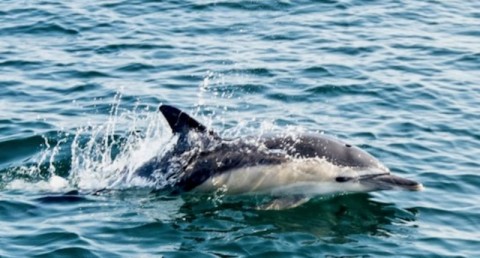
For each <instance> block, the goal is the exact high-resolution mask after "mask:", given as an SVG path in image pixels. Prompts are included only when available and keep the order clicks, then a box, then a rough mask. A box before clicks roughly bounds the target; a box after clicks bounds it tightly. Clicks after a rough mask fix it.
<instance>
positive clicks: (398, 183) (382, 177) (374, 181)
mask: <svg viewBox="0 0 480 258" xmlns="http://www.w3.org/2000/svg"><path fill="white" fill-rule="evenodd" d="M359 181H360V183H362V184H365V185H368V186H370V187H372V188H373V189H374V190H393V189H401V190H408V191H422V190H423V185H422V184H421V183H418V182H416V181H413V180H410V179H406V178H403V177H399V176H395V175H392V174H390V173H385V174H377V175H366V176H362V177H360V178H359Z"/></svg>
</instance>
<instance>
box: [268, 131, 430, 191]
mask: <svg viewBox="0 0 480 258" xmlns="http://www.w3.org/2000/svg"><path fill="white" fill-rule="evenodd" d="M265 143H266V145H267V147H268V148H270V149H279V148H281V149H286V150H288V151H289V153H288V154H289V155H290V156H292V157H297V158H300V159H310V158H316V159H317V158H318V159H322V160H324V161H325V162H326V163H328V164H327V165H325V162H320V163H318V164H319V165H318V166H319V168H318V170H319V173H317V175H318V176H319V178H318V181H319V182H327V183H331V184H330V185H331V186H332V187H333V188H334V189H337V190H338V191H344V192H369V191H378V190H409V191H419V190H422V189H423V186H422V184H420V183H418V182H416V181H413V180H410V179H406V178H402V177H399V176H396V175H393V174H391V172H390V170H389V169H388V167H386V166H385V165H383V164H382V163H381V162H380V161H379V160H378V159H376V158H375V157H373V156H372V155H370V154H369V153H368V152H366V151H364V150H363V149H361V148H359V147H356V146H354V145H351V144H348V143H345V142H343V141H341V140H337V139H333V138H330V137H326V136H323V135H318V134H304V135H300V136H296V137H294V136H288V137H285V138H282V140H281V141H280V140H279V138H271V139H269V140H267V141H265ZM325 171H330V172H329V173H324V172H325Z"/></svg>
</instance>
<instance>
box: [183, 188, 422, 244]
mask: <svg viewBox="0 0 480 258" xmlns="http://www.w3.org/2000/svg"><path fill="white" fill-rule="evenodd" d="M184 199H185V203H184V204H183V205H182V207H180V210H179V213H182V214H183V216H182V217H181V218H179V221H178V222H179V223H178V224H185V222H188V223H190V224H189V225H188V226H187V227H186V228H184V230H189V229H192V230H193V229H194V230H200V231H201V230H202V225H205V224H206V225H208V224H209V223H208V222H209V220H212V221H211V222H212V223H211V225H210V226H208V227H203V228H205V229H207V228H208V231H215V230H218V231H225V230H231V229H232V228H228V226H225V225H228V224H232V225H236V227H238V229H240V228H249V229H252V228H253V229H254V230H250V231H252V232H255V233H247V234H252V235H255V236H261V235H264V236H268V235H271V234H282V233H307V234H311V235H313V236H315V237H316V238H318V239H320V240H323V241H328V242H336V243H344V242H349V241H352V240H351V239H350V238H349V236H352V235H377V236H384V237H388V236H389V235H390V233H391V232H390V231H391V230H392V228H395V227H397V226H398V225H402V224H406V223H408V222H412V221H415V219H416V215H417V213H418V211H417V210H416V209H414V208H412V209H408V210H407V209H401V208H399V207H396V206H395V204H392V203H382V202H378V201H375V200H372V197H371V195H369V194H348V195H338V196H333V197H321V198H317V199H314V200H312V201H309V202H308V203H306V204H303V205H301V206H299V207H297V208H293V209H287V210H280V211H268V210H267V211H264V210H256V209H255V207H256V206H258V204H259V203H260V202H262V201H263V200H260V199H255V198H254V197H249V199H248V198H245V197H243V198H238V197H225V198H223V199H221V200H220V201H219V202H218V203H215V202H214V201H212V200H211V197H188V196H187V197H185V198H184ZM180 221H181V222H182V223H180ZM200 221H201V224H198V226H197V227H195V226H192V225H195V224H197V222H200ZM222 222H223V223H222ZM229 222H230V223H229ZM393 223H395V225H393ZM212 225H213V227H212ZM215 225H220V226H219V227H217V228H216V227H215ZM222 227H226V228H222Z"/></svg>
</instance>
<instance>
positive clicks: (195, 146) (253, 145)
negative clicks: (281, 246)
mask: <svg viewBox="0 0 480 258" xmlns="http://www.w3.org/2000/svg"><path fill="white" fill-rule="evenodd" d="M159 111H160V112H161V113H162V114H163V116H164V117H165V119H166V120H167V122H168V124H169V126H170V127H171V129H172V132H173V135H174V137H175V138H176V143H175V144H174V145H173V147H172V148H171V149H169V150H168V151H166V152H165V153H163V154H162V155H159V156H157V157H154V158H153V159H151V160H150V161H148V162H146V163H145V164H143V165H142V166H140V167H139V168H138V169H137V170H136V171H135V172H134V174H135V175H137V176H140V177H142V178H144V179H146V180H148V181H151V182H162V183H161V184H160V185H161V186H160V187H159V188H161V189H162V190H165V189H167V190H168V191H170V192H171V193H175V194H178V193H183V192H214V191H218V190H221V191H222V192H224V193H225V194H267V195H271V196H274V198H273V200H272V201H271V202H269V203H266V204H265V205H263V206H261V207H259V208H260V209H287V208H293V207H297V206H299V205H301V204H303V203H305V202H307V201H308V200H309V199H310V198H312V197H314V196H318V195H324V194H332V193H351V192H370V191H379V190H409V191H419V190H422V189H423V186H422V184H420V183H418V182H416V181H413V180H410V179H406V178H402V177H399V176H396V175H393V174H392V173H391V172H390V170H389V169H388V168H387V167H386V166H384V165H383V164H382V163H380V161H378V160H377V159H376V158H374V157H373V156H372V155H370V154H368V153H367V152H365V151H364V150H362V149H360V148H358V147H355V146H353V145H350V144H348V143H345V142H343V141H341V140H338V139H335V138H331V137H328V136H325V135H323V134H317V133H302V134H266V135H260V136H248V137H244V138H237V139H223V138H222V137H220V136H219V135H218V134H217V133H215V132H214V131H213V130H209V129H208V128H207V127H206V126H204V125H203V124H201V123H199V122H198V121H197V120H195V119H193V118H192V117H190V116H189V115H188V114H186V113H185V112H183V111H181V110H179V109H177V108H175V107H173V106H170V105H161V106H160V108H159ZM165 182H166V183H165Z"/></svg>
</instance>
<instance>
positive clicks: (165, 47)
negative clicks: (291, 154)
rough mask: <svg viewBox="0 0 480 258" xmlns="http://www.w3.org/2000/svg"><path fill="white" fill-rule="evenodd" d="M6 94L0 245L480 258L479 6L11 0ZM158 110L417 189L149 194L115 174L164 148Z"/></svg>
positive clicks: (80, 253) (3, 65)
mask: <svg viewBox="0 0 480 258" xmlns="http://www.w3.org/2000/svg"><path fill="white" fill-rule="evenodd" d="M0 89H1V90H0V107H1V112H0V257H161V256H165V257H385V256H395V257H480V251H479V247H480V233H479V232H480V197H479V196H480V160H479V157H480V132H479V128H480V2H478V1H459V0H452V1H434V0H431V1H413V0H412V1H411V0H396V1H394V0H386V1H375V0H370V1H367V0H364V1H361V0H324V1H313V0H303V1H288V0H282V1H273V0H265V1H257V0H249V1H229V0H224V1H221V0H219V1H213V0H212V1H210V0H186V1H154V0H145V1H140V0H108V1H92V0H85V1H60V0H38V1H24V0H20V1H19V0H3V1H1V2H0ZM161 103H168V104H171V105H175V106H177V107H179V108H181V109H184V110H185V111H187V112H189V113H191V114H193V115H194V116H195V117H197V118H198V119H199V120H200V121H202V122H203V123H205V124H206V125H208V126H209V127H211V128H213V129H214V130H216V131H217V132H219V134H220V135H222V136H225V137H238V136H242V135H255V134H259V133H263V132H266V131H282V130H293V131H315V132H323V133H325V134H328V135H331V136H334V137H338V138H340V139H343V140H345V141H348V142H350V143H352V144H355V145H358V146H360V147H362V148H363V149H365V150H367V151H368V152H370V153H371V154H373V155H374V156H376V157H377V158H379V159H380V160H381V161H382V162H383V163H384V164H385V165H387V166H388V167H390V169H391V170H392V171H394V172H395V173H396V174H398V175H401V176H403V177H407V178H411V179H414V180H417V181H420V182H422V183H423V184H424V186H425V190H424V191H423V192H376V193H369V194H342V195H336V196H319V197H318V198H315V199H314V200H312V201H310V202H308V203H306V204H304V205H302V206H300V207H298V208H294V209H289V210H283V211H261V210H256V209H255V205H256V204H257V203H258V201H259V200H258V199H257V197H252V198H243V197H228V196H223V195H222V194H221V193H213V194H211V195H206V196H198V195H185V196H180V197H178V196H168V195H162V194H154V193H151V191H150V190H149V188H148V187H147V186H146V185H145V183H144V182H142V181H141V180H135V179H132V180H129V181H128V182H126V183H125V182H124V181H122V180H120V179H121V177H122V175H121V173H120V172H119V171H121V170H122V168H125V167H130V168H134V167H138V166H140V165H141V164H142V163H143V162H145V161H146V160H148V159H149V158H151V157H153V156H156V155H161V152H162V150H164V149H166V148H168V147H169V146H171V144H172V143H171V140H170V139H171V133H170V130H169V128H168V126H167V124H166V122H165V121H164V120H163V118H162V117H161V116H160V115H159V114H158V113H157V112H156V110H157V108H158V106H159V105H160V104H161ZM105 187H107V188H110V189H113V190H111V191H106V192H99V193H96V194H92V192H94V191H95V190H98V189H103V188H105Z"/></svg>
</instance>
